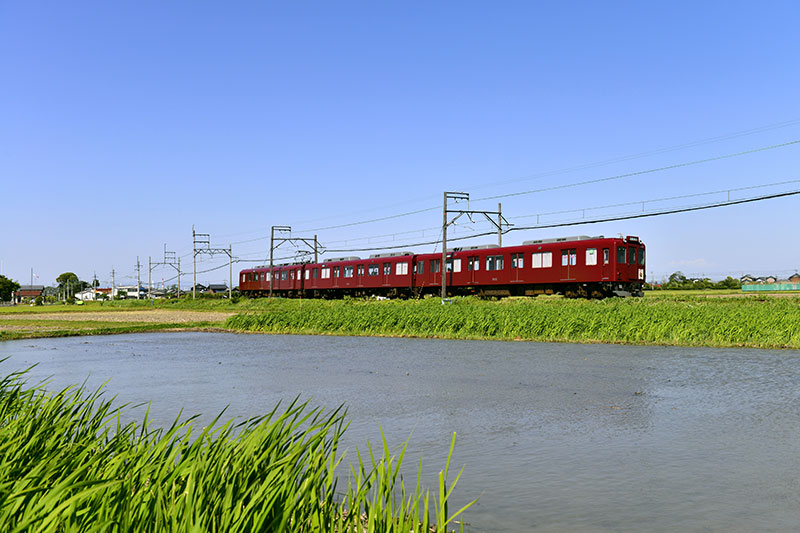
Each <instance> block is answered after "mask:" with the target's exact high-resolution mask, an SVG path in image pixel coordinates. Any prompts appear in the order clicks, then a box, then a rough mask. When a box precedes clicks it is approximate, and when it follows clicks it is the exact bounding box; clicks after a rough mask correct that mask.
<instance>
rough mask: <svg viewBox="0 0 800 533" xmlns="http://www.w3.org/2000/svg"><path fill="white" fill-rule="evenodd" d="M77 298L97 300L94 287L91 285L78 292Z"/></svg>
mask: <svg viewBox="0 0 800 533" xmlns="http://www.w3.org/2000/svg"><path fill="white" fill-rule="evenodd" d="M75 298H77V299H78V300H81V301H82V302H93V301H94V300H95V294H94V289H92V288H91V287H90V288H88V289H83V290H82V291H80V292H76V293H75Z"/></svg>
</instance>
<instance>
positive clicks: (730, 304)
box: [0, 291, 800, 349]
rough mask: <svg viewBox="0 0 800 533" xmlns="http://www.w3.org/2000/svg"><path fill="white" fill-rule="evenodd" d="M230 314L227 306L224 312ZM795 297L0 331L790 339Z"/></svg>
mask: <svg viewBox="0 0 800 533" xmlns="http://www.w3.org/2000/svg"><path fill="white" fill-rule="evenodd" d="M234 315H237V316H234ZM798 323H800V297H798V296H795V295H753V296H751V295H743V294H741V293H736V292H731V291H727V292H726V291H653V292H648V293H646V295H645V297H644V298H629V299H617V298H611V299H607V300H601V301H584V300H567V299H564V298H559V297H539V298H523V299H514V298H510V299H505V300H501V301H481V300H477V299H473V298H459V299H455V300H453V303H452V304H451V305H444V306H443V305H441V304H440V302H439V300H438V299H428V300H421V301H418V300H413V301H366V300H343V301H321V300H284V299H275V300H268V299H257V300H248V299H246V298H245V299H241V300H239V301H236V302H231V301H228V300H196V301H192V300H191V299H182V300H157V301H155V302H153V303H151V302H146V301H131V300H127V301H117V302H104V303H102V304H101V303H94V304H87V305H84V306H41V307H28V306H18V307H16V308H0V340H5V339H17V338H30V337H56V336H67V335H92V334H107V333H134V332H141V331H170V330H176V329H178V330H185V329H194V330H207V329H230V330H232V331H251V332H265V333H303V334H323V335H328V334H330V335H380V336H408V337H438V338H452V339H493V340H532V341H556V342H604V343H625V344H663V345H681V346H713V347H723V346H745V347H758V348H795V349H798V348H800V331H798V330H800V328H797V327H796V324H798Z"/></svg>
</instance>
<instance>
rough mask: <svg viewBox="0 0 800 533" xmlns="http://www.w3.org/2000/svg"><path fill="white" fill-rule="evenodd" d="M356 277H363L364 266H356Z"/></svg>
mask: <svg viewBox="0 0 800 533" xmlns="http://www.w3.org/2000/svg"><path fill="white" fill-rule="evenodd" d="M358 275H359V276H363V275H364V265H358Z"/></svg>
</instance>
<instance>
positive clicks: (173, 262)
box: [137, 243, 181, 302]
mask: <svg viewBox="0 0 800 533" xmlns="http://www.w3.org/2000/svg"><path fill="white" fill-rule="evenodd" d="M137 261H138V260H137ZM149 262H150V268H149V269H148V274H147V296H148V298H150V299H151V300H150V301H151V302H152V295H151V291H152V289H153V287H152V286H151V283H150V282H151V278H152V276H151V275H150V274H152V272H153V267H156V266H159V265H167V266H171V267H172V268H174V269H175V270H177V271H178V294H177V296H178V297H180V295H181V258H180V257H177V254H176V253H175V252H170V251H168V250H167V244H166V243H164V260H163V261H157V262H155V263H154V262H153V258H152V257H150V259H149ZM162 280H163V278H162ZM162 288H163V289H164V295H165V296H166V287H162Z"/></svg>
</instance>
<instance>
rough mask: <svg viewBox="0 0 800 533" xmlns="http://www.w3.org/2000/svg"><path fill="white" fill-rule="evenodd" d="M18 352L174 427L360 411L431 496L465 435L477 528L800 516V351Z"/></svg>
mask: <svg viewBox="0 0 800 533" xmlns="http://www.w3.org/2000/svg"><path fill="white" fill-rule="evenodd" d="M2 357H8V359H7V360H6V361H5V362H4V363H2V369H3V370H4V371H5V373H8V372H10V371H12V370H17V369H21V368H25V367H28V366H30V365H32V364H36V365H37V366H36V367H35V368H34V369H33V370H32V371H31V379H32V380H40V379H45V378H49V379H50V385H49V388H51V389H57V388H61V387H63V386H66V385H70V384H76V383H82V382H84V381H86V382H87V385H88V386H89V387H90V388H96V387H98V386H100V385H102V384H103V383H104V382H106V381H107V382H108V383H107V391H108V394H110V395H116V396H117V399H118V401H119V402H121V403H123V402H127V403H131V404H139V403H142V402H150V403H151V407H150V415H151V417H152V418H153V420H154V423H157V424H162V425H167V424H169V423H171V422H172V421H173V420H174V419H175V417H176V416H177V414H178V411H179V410H180V409H181V408H183V410H184V415H187V416H188V415H192V414H196V413H202V416H201V417H200V421H199V423H200V424H203V423H208V422H210V421H211V420H212V419H213V418H214V417H215V416H216V415H217V414H218V413H219V412H220V411H222V409H224V408H226V406H227V411H226V417H228V418H230V417H242V418H244V417H251V416H256V415H259V414H263V413H265V412H267V411H269V410H271V409H272V408H273V407H274V406H275V405H276V404H277V403H278V402H279V401H283V402H288V401H291V400H292V399H294V398H295V397H298V396H299V397H300V398H302V399H311V403H312V404H313V405H321V406H325V407H328V408H335V407H337V406H339V405H340V404H344V405H345V406H346V407H347V409H348V417H349V419H350V420H351V425H350V428H349V429H348V431H347V433H346V435H345V441H346V444H347V445H348V447H349V448H350V451H349V453H352V452H353V451H354V450H353V447H355V446H359V447H362V446H363V445H364V444H365V443H366V441H367V440H369V441H371V442H373V443H378V442H379V441H380V429H381V428H382V429H383V431H384V433H385V434H386V436H387V438H388V440H389V442H390V443H392V444H393V445H400V444H401V443H402V442H403V441H405V440H406V439H410V440H409V451H408V458H407V461H409V460H410V462H409V463H408V466H409V467H410V475H411V476H413V475H414V468H415V462H416V461H418V459H419V457H420V456H421V457H422V458H423V462H424V472H425V480H426V484H427V485H428V486H429V487H431V488H433V487H434V480H435V477H434V476H435V473H436V472H438V470H439V469H441V468H442V467H443V466H444V460H445V457H446V453H447V449H448V445H449V442H450V437H451V435H452V433H453V432H456V433H457V442H456V451H455V454H454V458H453V465H454V466H456V467H458V468H460V467H461V466H464V467H465V469H464V474H463V477H462V479H461V481H459V485H458V488H457V491H456V498H455V500H454V503H455V504H457V505H458V504H463V503H465V502H466V501H469V500H471V499H474V498H476V497H480V500H479V502H478V503H477V504H476V505H475V506H473V507H472V508H471V509H470V510H469V511H468V512H467V516H466V518H465V520H466V521H467V522H468V523H469V526H468V527H467V528H466V530H468V531H529V530H532V529H533V530H541V531H551V530H557V531H587V530H590V531H628V530H647V531H672V530H693V531H697V530H706V531H754V530H759V531H786V530H793V529H794V528H796V527H797V524H800V443H799V442H800V441H798V436H800V408H799V407H798V405H800V352H797V351H762V350H730V349H709V348H674V347H632V346H615V345H572V344H541V343H509V342H478V341H474V342H473V341H446V340H419V339H383V338H353V337H308V336H277V335H276V336H266V335H235V334H227V333H198V332H184V333H155V334H139V335H117V336H106V337H80V338H60V339H33V340H20V341H6V342H1V343H0V358H2ZM136 412H138V413H141V408H139V409H138V411H136ZM132 413H134V412H133V411H132ZM451 468H452V467H451ZM459 506H460V505H459Z"/></svg>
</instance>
